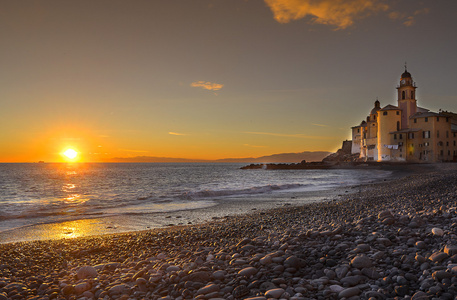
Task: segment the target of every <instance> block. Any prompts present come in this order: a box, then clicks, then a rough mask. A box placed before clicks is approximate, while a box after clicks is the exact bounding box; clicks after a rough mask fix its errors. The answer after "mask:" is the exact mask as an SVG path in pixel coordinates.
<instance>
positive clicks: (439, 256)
mask: <svg viewBox="0 0 457 300" xmlns="http://www.w3.org/2000/svg"><path fill="white" fill-rule="evenodd" d="M448 257H449V255H447V254H446V253H444V252H435V253H433V254H432V255H430V257H429V258H428V259H430V260H431V261H433V262H434V263H437V262H438V263H439V262H442V261H443V260H445V259H446V258H448Z"/></svg>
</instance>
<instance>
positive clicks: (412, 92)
mask: <svg viewBox="0 0 457 300" xmlns="http://www.w3.org/2000/svg"><path fill="white" fill-rule="evenodd" d="M411 99H414V91H411Z"/></svg>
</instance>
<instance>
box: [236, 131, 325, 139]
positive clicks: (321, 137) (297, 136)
mask: <svg viewBox="0 0 457 300" xmlns="http://www.w3.org/2000/svg"><path fill="white" fill-rule="evenodd" d="M244 133H246V134H258V135H270V136H279V137H290V138H300V139H318V140H327V139H333V137H325V136H314V135H306V134H301V133H297V134H287V133H273V132H253V131H246V132H244Z"/></svg>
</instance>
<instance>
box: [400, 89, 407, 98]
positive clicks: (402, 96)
mask: <svg viewBox="0 0 457 300" xmlns="http://www.w3.org/2000/svg"><path fill="white" fill-rule="evenodd" d="M405 97H406V94H405V91H403V92H401V98H402V99H405Z"/></svg>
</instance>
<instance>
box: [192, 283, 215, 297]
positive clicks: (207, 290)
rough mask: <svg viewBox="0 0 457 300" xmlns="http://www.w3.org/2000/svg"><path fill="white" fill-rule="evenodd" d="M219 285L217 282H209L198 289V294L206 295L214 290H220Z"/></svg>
mask: <svg viewBox="0 0 457 300" xmlns="http://www.w3.org/2000/svg"><path fill="white" fill-rule="evenodd" d="M219 289H220V288H219V286H218V285H217V284H209V285H207V286H204V287H202V288H201V289H199V290H198V291H197V295H206V294H210V293H214V292H219Z"/></svg>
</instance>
